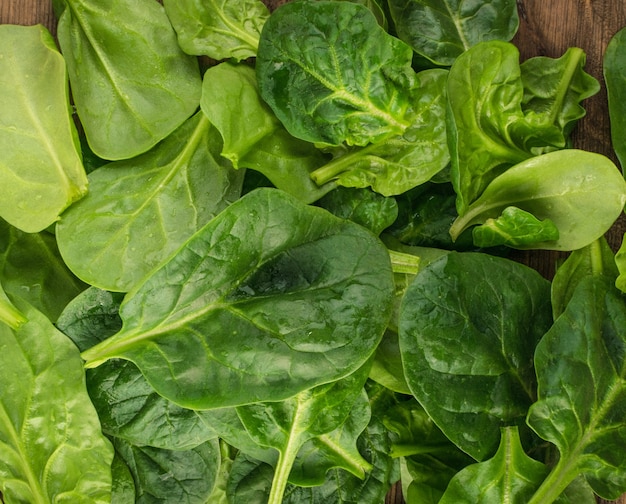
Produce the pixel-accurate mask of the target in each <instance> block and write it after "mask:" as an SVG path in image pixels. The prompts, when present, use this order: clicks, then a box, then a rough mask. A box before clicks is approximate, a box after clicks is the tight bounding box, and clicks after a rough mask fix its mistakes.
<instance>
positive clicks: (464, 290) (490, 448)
mask: <svg viewBox="0 0 626 504" xmlns="http://www.w3.org/2000/svg"><path fill="white" fill-rule="evenodd" d="M549 288H550V285H549V282H548V281H547V280H545V279H543V278H542V277H541V276H540V275H539V273H537V272H536V271H534V270H532V269H530V268H528V267H527V266H524V265H521V264H519V263H516V262H513V261H510V260H508V259H503V258H498V257H493V256H489V255H486V254H480V253H469V252H468V253H457V252H451V253H449V254H447V255H445V256H443V257H442V258H440V259H438V260H436V261H434V262H432V263H431V264H429V265H428V266H426V268H424V269H423V270H421V271H420V272H419V273H418V275H417V277H416V279H415V281H414V282H413V283H412V284H411V286H410V287H409V289H408V290H407V292H406V294H405V296H404V299H403V302H402V307H401V312H400V332H399V334H400V350H401V352H402V361H403V363H404V373H405V376H406V379H407V382H408V384H409V387H410V388H411V390H412V392H413V394H414V395H415V397H416V398H417V400H418V401H420V403H421V404H422V406H423V407H424V409H425V410H426V411H427V412H428V414H429V415H430V416H431V418H432V419H433V420H434V422H435V423H436V424H437V426H438V427H439V428H440V429H441V430H442V431H443V432H444V433H445V434H446V436H447V437H448V438H449V439H450V440H451V441H453V442H454V443H455V444H456V445H457V446H459V447H460V448H461V449H462V450H463V451H465V452H467V453H469V454H470V455H471V456H473V457H474V458H475V459H477V460H482V459H484V458H486V457H488V456H490V455H492V454H493V453H494V452H495V450H496V448H497V446H498V444H499V442H500V428H501V427H502V426H506V425H521V424H523V421H524V418H525V416H526V412H527V410H528V407H529V406H530V404H532V402H533V400H534V396H535V390H534V385H535V376H534V369H533V364H532V356H533V353H534V349H535V345H536V344H537V342H538V341H539V339H540V338H541V336H542V335H543V334H544V332H545V331H546V330H547V328H548V327H550V324H551V322H552V317H551V311H550V292H549ZM529 320H532V321H533V323H532V324H529V323H528V321H529ZM443 390H445V393H443V394H442V391H443Z"/></svg>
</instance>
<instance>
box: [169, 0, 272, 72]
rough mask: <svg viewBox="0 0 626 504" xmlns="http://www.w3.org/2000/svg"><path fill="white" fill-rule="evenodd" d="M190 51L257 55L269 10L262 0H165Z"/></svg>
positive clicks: (212, 55)
mask: <svg viewBox="0 0 626 504" xmlns="http://www.w3.org/2000/svg"><path fill="white" fill-rule="evenodd" d="M163 5H164V6H165V12H166V13H167V16H168V17H169V18H170V20H171V22H172V25H173V26H174V29H175V30H176V33H177V35H178V43H179V44H180V47H182V49H183V51H185V52H186V53H187V54H194V55H197V56H208V57H210V58H213V59H216V60H223V59H229V58H233V59H235V60H237V61H239V60H242V59H246V58H250V57H253V56H256V53H257V48H258V45H259V37H260V36H261V29H262V28H263V24H264V23H265V21H266V20H267V18H268V17H269V11H268V9H267V7H266V6H265V4H264V3H263V2H261V1H260V0H235V1H233V0H209V1H208V2H207V1H201V0H165V1H164V2H163Z"/></svg>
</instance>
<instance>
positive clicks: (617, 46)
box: [603, 27, 626, 169]
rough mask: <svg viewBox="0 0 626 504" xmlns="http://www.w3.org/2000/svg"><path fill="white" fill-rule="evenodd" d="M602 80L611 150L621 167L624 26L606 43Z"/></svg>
mask: <svg viewBox="0 0 626 504" xmlns="http://www.w3.org/2000/svg"><path fill="white" fill-rule="evenodd" d="M603 74H604V82H605V84H606V92H607V98H608V105H609V118H610V121H611V140H612V143H613V150H614V151H615V154H616V155H617V158H618V159H619V162H620V164H621V166H622V169H625V168H626V141H625V133H624V132H625V131H626V108H625V104H626V77H625V76H626V27H625V28H623V29H622V30H620V31H618V32H617V33H616V34H615V35H613V37H612V38H611V40H610V41H609V44H608V45H607V48H606V51H605V53H604V61H603Z"/></svg>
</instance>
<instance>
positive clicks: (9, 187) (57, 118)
mask: <svg viewBox="0 0 626 504" xmlns="http://www.w3.org/2000/svg"><path fill="white" fill-rule="evenodd" d="M42 73H43V74H45V79H42V78H40V76H41V75H42ZM0 110H2V114H0V182H1V183H2V186H3V187H4V188H5V189H4V190H3V192H2V198H1V199H0V217H2V218H3V219H5V220H6V221H8V222H9V223H10V224H12V225H14V226H15V227H17V228H19V229H21V230H22V231H26V232H28V233H34V232H38V231H42V230H43V229H45V228H47V227H48V226H50V225H51V224H53V223H54V222H55V221H56V220H57V219H58V216H59V214H60V213H61V212H62V211H63V210H64V209H65V208H67V207H68V206H70V205H71V204H72V203H73V202H74V201H77V200H79V199H80V198H82V197H83V196H84V195H85V193H86V192H87V176H86V174H85V170H84V168H83V165H82V162H81V158H80V148H79V145H78V137H77V134H76V130H75V127H74V123H73V121H72V117H71V112H70V105H69V91H68V85H67V71H66V67H65V62H64V60H63V57H62V56H61V54H59V51H58V50H57V48H56V46H55V43H54V39H53V38H52V36H51V35H50V33H49V32H48V30H47V29H46V28H44V27H43V26H41V25H37V26H17V25H8V24H5V25H1V26H0Z"/></svg>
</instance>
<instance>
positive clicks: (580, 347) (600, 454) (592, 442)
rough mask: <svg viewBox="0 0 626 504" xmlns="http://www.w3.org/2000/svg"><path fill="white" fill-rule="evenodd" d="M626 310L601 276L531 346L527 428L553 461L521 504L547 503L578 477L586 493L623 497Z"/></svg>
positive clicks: (577, 293) (625, 479)
mask: <svg viewBox="0 0 626 504" xmlns="http://www.w3.org/2000/svg"><path fill="white" fill-rule="evenodd" d="M625 326H626V304H625V303H624V297H623V295H622V294H621V293H620V292H619V291H618V290H617V289H615V287H614V285H613V282H612V281H611V280H609V279H608V278H606V277H603V276H601V275H598V276H592V277H587V278H585V279H583V280H582V281H581V282H580V283H579V285H578V287H577V288H576V290H575V291H574V293H573V295H572V297H571V300H570V301H569V303H568V304H567V307H566V309H565V311H564V312H563V314H562V315H561V316H560V317H559V318H558V319H557V320H556V321H555V323H554V325H553V326H552V328H551V329H550V330H549V331H548V332H547V333H546V334H545V336H544V337H543V338H542V340H541V341H540V343H539V344H538V345H537V350H536V353H535V367H536V370H537V380H538V400H537V402H536V403H535V404H533V406H532V407H531V408H530V411H529V413H528V420H527V421H528V424H529V425H530V427H531V428H532V429H533V430H534V431H535V432H536V433H537V434H538V435H539V436H541V438H543V439H545V440H547V441H550V442H551V443H554V444H555V445H556V446H557V447H558V449H559V452H560V458H559V460H558V462H557V464H556V465H555V466H554V468H553V469H552V471H551V472H550V475H549V476H548V477H547V478H546V479H545V480H544V482H543V484H542V485H541V487H540V488H539V489H538V490H537V492H536V493H535V495H534V496H533V498H532V499H531V500H529V501H528V502H529V503H531V504H537V503H540V502H541V503H543V502H552V500H554V497H555V496H557V495H559V494H560V493H561V492H562V491H563V489H564V488H565V486H567V485H568V484H569V483H570V482H571V481H573V480H574V479H575V478H576V477H577V476H578V475H579V474H583V475H584V476H585V478H586V480H587V481H588V482H589V484H590V485H591V487H592V488H593V490H594V492H596V493H597V494H598V495H600V496H601V497H603V498H605V499H616V498H617V497H618V496H619V495H620V494H622V493H623V492H624V491H626V476H625V475H626V457H624V453H626V449H625V446H624V439H626V427H625V426H624V422H623V411H624V404H625V402H626V388H625V387H624V377H625V376H626V365H625V357H626V341H625V339H624V327H625Z"/></svg>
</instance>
